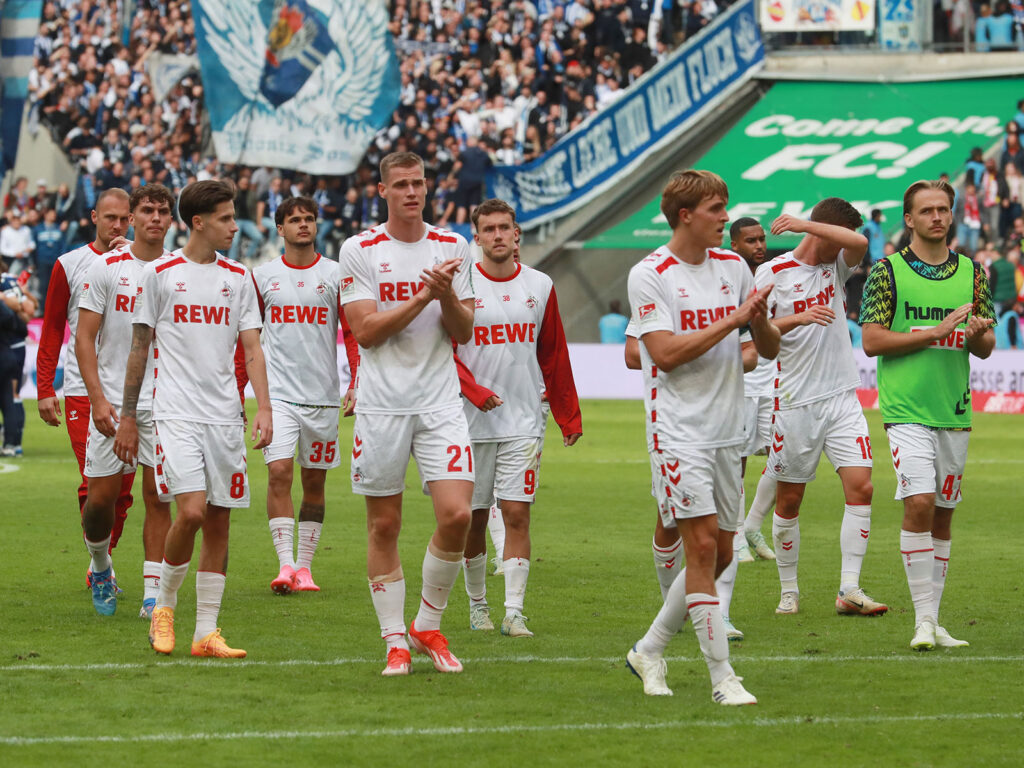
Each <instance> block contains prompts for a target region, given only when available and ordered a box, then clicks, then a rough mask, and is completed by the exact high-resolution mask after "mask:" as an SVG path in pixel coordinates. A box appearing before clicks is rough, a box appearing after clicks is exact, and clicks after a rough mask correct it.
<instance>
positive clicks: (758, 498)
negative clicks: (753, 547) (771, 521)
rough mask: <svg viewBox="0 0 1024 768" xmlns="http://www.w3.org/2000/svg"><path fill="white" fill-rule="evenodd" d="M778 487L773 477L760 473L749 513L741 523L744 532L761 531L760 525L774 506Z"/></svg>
mask: <svg viewBox="0 0 1024 768" xmlns="http://www.w3.org/2000/svg"><path fill="white" fill-rule="evenodd" d="M778 485H779V481H778V480H776V479H775V476H774V475H769V474H768V473H767V472H762V473H761V477H760V478H759V479H758V481H757V490H756V491H754V500H753V501H752V502H750V511H749V512H748V513H747V518H746V520H744V521H743V530H744V531H748V532H750V533H753V532H754V531H759V530H761V523H763V522H764V519H765V517H767V516H768V513H769V512H771V511H772V507H774V506H775V489H776V488H777V487H778Z"/></svg>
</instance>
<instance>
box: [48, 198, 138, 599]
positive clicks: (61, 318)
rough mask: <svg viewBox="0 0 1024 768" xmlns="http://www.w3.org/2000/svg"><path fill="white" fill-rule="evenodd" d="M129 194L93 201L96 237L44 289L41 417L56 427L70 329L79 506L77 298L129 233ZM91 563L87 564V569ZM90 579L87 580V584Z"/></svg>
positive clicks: (81, 501)
mask: <svg viewBox="0 0 1024 768" xmlns="http://www.w3.org/2000/svg"><path fill="white" fill-rule="evenodd" d="M129 215H130V210H129V208H128V193H127V192H125V191H124V190H122V189H108V190H105V191H104V192H102V193H100V196H99V197H98V198H97V200H96V208H95V209H94V210H93V211H92V221H93V224H95V225H96V239H95V240H93V241H92V242H91V243H88V244H87V245H83V246H82V247H80V248H75V249H74V250H73V251H68V252H67V253H65V254H64V255H63V256H61V257H60V258H59V259H57V263H56V264H54V265H53V271H52V272H51V273H50V285H49V288H48V289H47V292H46V313H45V315H44V317H43V331H42V335H41V336H40V339H39V352H38V355H37V357H36V381H37V382H38V387H39V400H38V407H39V417H40V418H41V419H42V420H43V421H45V422H46V423H47V424H49V425H50V426H53V427H59V426H60V417H61V415H62V414H61V408H60V401H59V400H58V399H57V394H56V392H55V391H54V386H53V384H54V377H55V376H56V374H57V363H58V360H59V358H60V348H61V345H62V344H63V343H64V327H65V325H67V326H68V327H69V328H70V330H71V335H70V337H69V338H68V345H67V351H66V353H65V357H64V414H63V415H64V416H65V418H66V420H67V430H68V437H69V438H71V449H72V450H73V451H74V452H75V458H76V459H78V471H79V472H80V473H81V475H82V483H81V485H79V486H78V507H79V510H82V509H84V507H85V497H86V495H87V491H86V488H87V485H88V481H87V480H86V477H85V442H86V437H87V435H88V434H89V421H90V408H89V392H88V390H87V389H86V387H85V382H84V381H83V380H82V375H81V374H80V373H79V370H78V358H77V357H76V355H75V332H76V330H77V329H78V302H79V299H80V298H81V295H82V289H83V287H84V285H85V283H86V276H87V275H88V274H89V270H90V269H91V268H92V265H93V263H94V262H95V261H97V260H99V257H100V256H101V255H102V254H104V253H107V252H108V251H109V250H110V249H111V248H112V247H113V246H116V245H118V244H121V243H123V242H125V241H124V235H125V233H126V232H127V231H128V217H129ZM134 480H135V473H134V472H131V473H129V474H126V475H124V476H123V477H122V485H121V492H120V495H119V496H118V498H117V502H116V503H115V507H114V509H115V518H114V528H113V531H112V532H111V535H110V549H111V550H113V548H114V547H115V546H117V541H118V539H119V538H120V536H121V531H122V530H123V529H124V521H125V518H126V517H127V516H128V508H129V507H131V505H132V495H131V491H132V482H133V481H134ZM91 572H92V564H91V563H90V565H89V573H91ZM91 583H92V581H91V578H90V585H91Z"/></svg>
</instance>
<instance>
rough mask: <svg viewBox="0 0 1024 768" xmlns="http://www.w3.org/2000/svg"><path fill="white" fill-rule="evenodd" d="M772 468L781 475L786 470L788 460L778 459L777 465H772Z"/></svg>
mask: <svg viewBox="0 0 1024 768" xmlns="http://www.w3.org/2000/svg"><path fill="white" fill-rule="evenodd" d="M772 469H773V470H774V471H775V474H777V475H781V474H782V473H783V472H785V471H786V462H784V461H776V462H775V466H774V467H772Z"/></svg>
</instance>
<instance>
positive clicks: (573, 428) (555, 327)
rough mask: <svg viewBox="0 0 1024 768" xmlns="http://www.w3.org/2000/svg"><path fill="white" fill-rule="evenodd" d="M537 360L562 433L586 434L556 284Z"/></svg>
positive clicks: (548, 306) (542, 327)
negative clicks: (559, 309)
mask: <svg viewBox="0 0 1024 768" xmlns="http://www.w3.org/2000/svg"><path fill="white" fill-rule="evenodd" d="M537 362H538V363H540V370H541V374H542V375H543V376H544V387H545V389H546V391H547V397H548V403H550V405H551V415H552V416H554V417H555V423H556V424H558V426H559V427H560V428H561V430H562V435H563V436H566V437H568V436H569V435H576V434H583V416H582V414H581V413H580V400H579V396H578V395H577V394H576V382H575V380H574V379H573V377H572V365H571V363H570V362H569V347H568V345H567V344H566V343H565V329H564V328H563V327H562V317H561V315H559V313H558V299H557V298H556V296H555V289H554V287H553V286H552V288H551V295H550V296H548V303H547V306H546V307H545V308H544V320H543V321H542V322H541V326H540V333H539V334H538V336H537Z"/></svg>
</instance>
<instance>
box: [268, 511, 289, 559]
mask: <svg viewBox="0 0 1024 768" xmlns="http://www.w3.org/2000/svg"><path fill="white" fill-rule="evenodd" d="M269 524H270V536H271V538H273V540H274V549H275V550H277V559H278V561H280V567H281V568H284V567H285V566H286V565H290V566H292V567H293V568H294V567H295V560H294V558H293V556H292V537H293V531H294V530H295V521H294V520H293V519H292V518H290V517H272V518H270V520H269Z"/></svg>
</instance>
